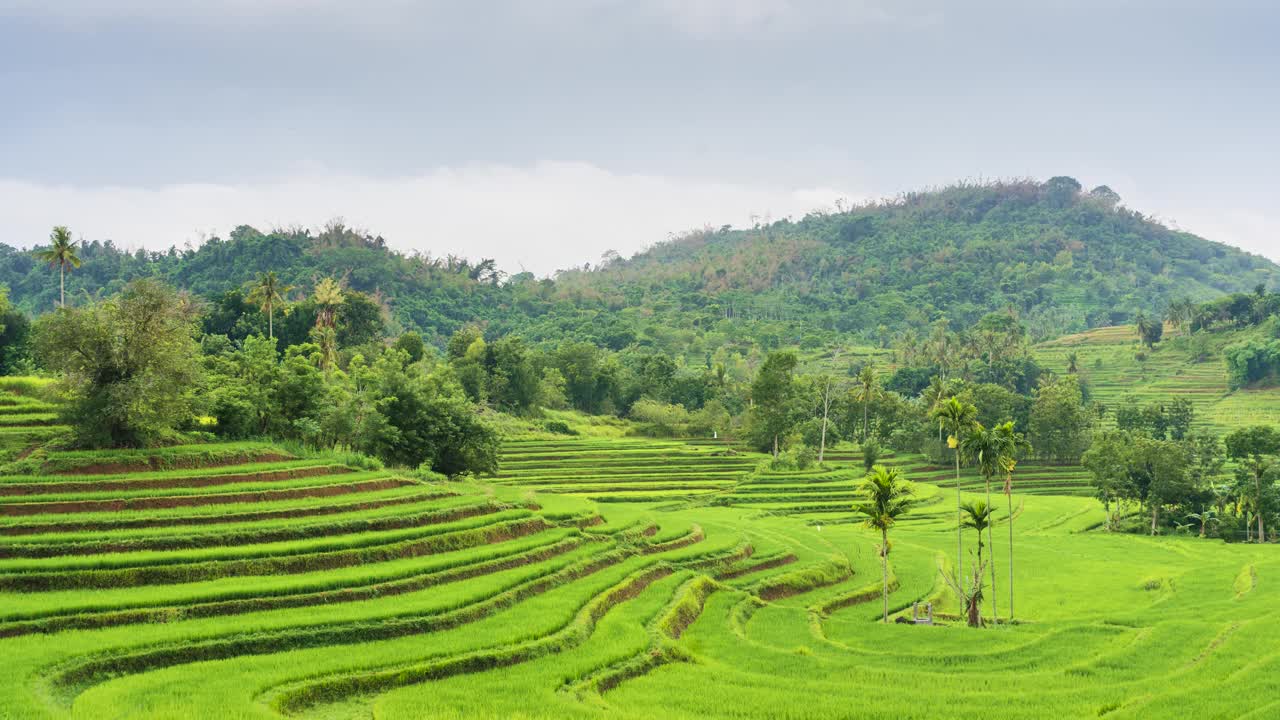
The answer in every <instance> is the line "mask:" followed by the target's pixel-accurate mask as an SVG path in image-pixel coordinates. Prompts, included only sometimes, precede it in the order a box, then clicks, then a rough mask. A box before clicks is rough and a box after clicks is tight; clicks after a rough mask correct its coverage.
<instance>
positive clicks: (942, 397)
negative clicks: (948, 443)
mask: <svg viewBox="0 0 1280 720" xmlns="http://www.w3.org/2000/svg"><path fill="white" fill-rule="evenodd" d="M921 397H922V398H924V402H925V405H927V406H928V407H929V412H930V413H932V412H933V411H934V410H937V409H938V407H939V406H940V405H942V403H944V402H946V401H947V398H949V397H951V391H950V388H948V387H947V383H946V382H944V381H943V380H942V378H941V377H939V376H937V375H934V376H933V377H932V378H930V379H929V387H927V388H925V389H924V392H923V393H922V394H921ZM938 442H942V420H941V419H939V420H938Z"/></svg>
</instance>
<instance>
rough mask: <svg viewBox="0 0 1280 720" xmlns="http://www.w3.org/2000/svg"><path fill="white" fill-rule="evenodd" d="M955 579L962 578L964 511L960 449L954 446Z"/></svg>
mask: <svg viewBox="0 0 1280 720" xmlns="http://www.w3.org/2000/svg"><path fill="white" fill-rule="evenodd" d="M955 455H956V577H964V511H963V510H962V509H961V508H960V505H961V504H962V501H961V499H960V447H959V446H956V451H955Z"/></svg>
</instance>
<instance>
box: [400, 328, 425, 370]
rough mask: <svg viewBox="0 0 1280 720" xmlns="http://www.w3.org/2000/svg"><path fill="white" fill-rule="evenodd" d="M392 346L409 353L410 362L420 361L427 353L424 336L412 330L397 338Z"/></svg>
mask: <svg viewBox="0 0 1280 720" xmlns="http://www.w3.org/2000/svg"><path fill="white" fill-rule="evenodd" d="M392 347H393V348H395V349H396V350H400V351H403V352H404V353H405V354H406V355H408V356H409V362H410V363H416V362H418V361H419V360H421V359H422V358H423V356H424V355H426V353H427V345H426V343H424V342H423V341H422V336H421V335H419V334H418V333H416V332H414V331H412V330H410V331H409V332H407V333H404V334H403V335H401V336H400V337H398V338H396V341H395V342H394V343H392Z"/></svg>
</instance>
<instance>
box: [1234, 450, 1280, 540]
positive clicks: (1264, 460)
mask: <svg viewBox="0 0 1280 720" xmlns="http://www.w3.org/2000/svg"><path fill="white" fill-rule="evenodd" d="M1223 442H1224V443H1225V444H1226V446H1227V455H1228V456H1230V457H1231V459H1232V460H1235V461H1236V462H1237V463H1239V464H1240V466H1241V467H1242V468H1244V469H1245V471H1247V472H1248V473H1249V475H1250V477H1251V479H1252V480H1253V502H1254V506H1255V507H1257V508H1259V509H1260V508H1261V507H1262V504H1263V497H1264V493H1265V491H1267V490H1269V489H1270V487H1269V485H1270V483H1269V482H1267V472H1268V471H1269V470H1270V469H1271V468H1272V467H1273V466H1275V464H1276V462H1277V456H1280V431H1277V430H1276V429H1275V428H1273V427H1270V426H1267V425H1254V426H1251V427H1246V428H1240V429H1239V430H1234V431H1232V432H1231V433H1230V434H1228V435H1227V436H1226V438H1224V439H1223ZM1256 514H1257V521H1258V535H1257V540H1258V542H1260V543H1262V542H1266V541H1267V535H1266V527H1265V523H1264V521H1263V515H1264V513H1262V512H1260V511H1258V512H1256Z"/></svg>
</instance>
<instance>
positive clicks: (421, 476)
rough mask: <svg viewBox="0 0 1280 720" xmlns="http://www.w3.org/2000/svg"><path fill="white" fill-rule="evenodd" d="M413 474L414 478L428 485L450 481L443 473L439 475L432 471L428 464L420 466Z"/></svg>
mask: <svg viewBox="0 0 1280 720" xmlns="http://www.w3.org/2000/svg"><path fill="white" fill-rule="evenodd" d="M412 474H413V477H414V478H416V479H418V480H421V481H422V482H428V483H440V482H447V481H448V480H449V478H448V476H446V475H444V474H443V473H438V472H436V471H435V470H432V469H431V465H430V464H428V463H423V464H422V465H419V466H418V467H417V469H415V470H414V471H413V473H412Z"/></svg>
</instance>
